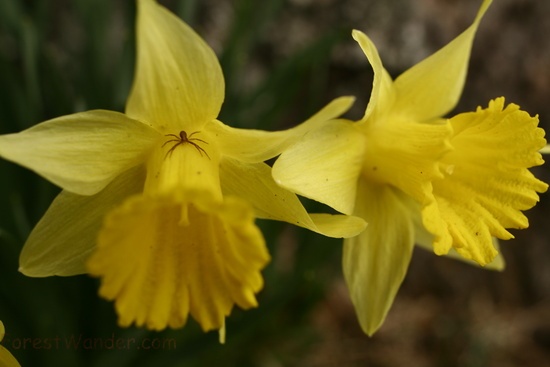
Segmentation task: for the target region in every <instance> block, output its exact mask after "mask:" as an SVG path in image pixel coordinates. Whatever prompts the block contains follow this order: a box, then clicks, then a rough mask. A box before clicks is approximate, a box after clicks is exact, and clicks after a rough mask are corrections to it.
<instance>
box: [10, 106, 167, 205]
mask: <svg viewBox="0 0 550 367" xmlns="http://www.w3.org/2000/svg"><path fill="white" fill-rule="evenodd" d="M158 138H159V135H158V134H157V133H156V132H155V130H153V129H151V128H150V127H148V126H146V125H145V124H143V123H141V122H139V121H136V120H132V119H129V118H128V117H126V116H125V115H123V114H121V113H117V112H111V111H88V112H81V113H75V114H72V115H67V116H63V117H58V118H55V119H53V120H49V121H46V122H43V123H41V124H38V125H36V126H33V127H31V128H30V129H27V130H24V131H22V132H20V133H16V134H9V135H2V136H0V156H2V157H3V158H4V159H7V160H10V161H12V162H15V163H17V164H20V165H22V166H24V167H26V168H29V169H31V170H33V171H35V172H37V173H38V174H39V175H41V176H42V177H44V178H46V179H47V180H49V181H51V182H53V183H54V184H56V185H58V186H60V187H61V188H63V189H65V190H67V191H70V192H73V193H75V194H79V195H93V194H96V193H97V192H99V191H100V190H102V189H103V188H104V187H105V186H107V184H108V183H109V182H111V181H112V180H113V179H114V178H115V177H116V176H118V175H120V174H121V173H122V172H124V171H126V170H127V169H129V168H131V167H134V166H136V165H138V164H140V163H142V162H143V161H144V160H145V157H146V155H147V153H148V152H149V150H150V149H151V147H152V146H153V144H154V143H155V142H156V141H157V140H158Z"/></svg>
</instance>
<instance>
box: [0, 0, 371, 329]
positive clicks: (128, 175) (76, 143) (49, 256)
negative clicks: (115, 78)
mask: <svg viewBox="0 0 550 367" xmlns="http://www.w3.org/2000/svg"><path fill="white" fill-rule="evenodd" d="M138 8H139V9H138V21H137V39H138V55H137V67H136V74H135V80H134V85H133V88H132V91H131V94H130V96H129V99H128V101H127V105H126V111H125V114H122V113H117V112H112V111H103V110H100V111H88V112H82V113H75V114H72V115H68V116H63V117H59V118H55V119H53V120H50V121H46V122H43V123H41V124H38V125H37V126H34V127H32V128H30V129H28V130H25V131H23V132H21V133H17V134H10V135H4V136H0V156H2V157H3V158H5V159H8V160H11V161H13V162H16V163H18V164H20V165H23V166H25V167H27V168H30V169H32V170H34V171H36V172H37V173H38V174H40V175H42V176H43V177H45V178H46V179H48V180H50V181H51V182H53V183H54V184H57V185H58V186H60V187H61V188H63V191H62V192H61V193H60V194H59V196H58V197H57V198H56V199H55V201H54V202H53V203H52V205H51V206H50V208H49V209H48V211H47V213H46V214H45V215H44V217H43V218H42V219H41V220H40V222H39V223H38V224H37V226H36V227H35V228H34V230H33V231H32V233H31V234H30V236H29V238H28V240H27V243H26V244H25V246H24V248H23V250H22V253H21V259H20V266H21V267H20V271H21V272H23V273H24V274H26V275H29V276H37V277H42V276H51V275H64V276H66V275H74V274H81V273H85V272H88V273H90V274H92V275H94V276H96V277H99V278H101V287H100V290H99V293H100V295H101V296H103V297H105V298H106V299H108V300H114V301H115V307H116V310H117V312H118V315H119V323H120V325H122V326H128V325H131V324H136V325H138V326H146V327H148V328H150V329H155V330H160V329H164V328H166V327H167V326H169V327H172V328H177V327H181V326H183V325H184V324H185V323H186V320H187V318H188V315H189V314H191V315H192V317H193V318H194V319H195V320H196V321H197V322H198V323H199V324H200V325H201V327H202V328H203V330H205V331H206V330H211V329H222V331H223V326H224V320H225V317H226V316H227V315H229V313H230V312H231V309H232V308H233V305H234V304H237V305H238V306H240V307H241V308H243V309H247V308H250V307H255V306H256V305H257V301H256V296H255V295H256V293H257V292H258V291H259V290H260V289H261V288H262V286H263V279H262V276H261V270H262V269H263V268H264V267H265V266H266V264H267V263H268V261H269V254H268V251H267V249H266V246H265V243H264V239H263V236H262V234H261V232H260V230H259V229H258V227H257V226H256V225H255V223H254V219H255V218H256V217H259V218H267V219H274V220H282V221H287V222H290V223H293V224H296V225H298V226H301V227H305V228H308V229H311V230H313V231H316V232H318V233H322V234H325V235H327V236H333V237H349V236H354V235H357V234H358V233H359V232H360V231H362V230H363V229H364V227H365V222H364V221H363V220H362V219H360V218H357V217H347V216H341V215H336V216H331V215H328V214H312V215H309V214H308V213H307V212H306V211H305V209H304V208H303V206H302V205H301V204H300V201H299V200H298V198H297V197H296V195H295V194H293V193H290V192H288V191H286V190H284V189H282V188H281V187H279V186H278V185H277V184H276V183H275V182H274V181H273V178H272V177H271V169H270V167H269V166H268V165H267V164H265V163H264V161H265V160H267V159H270V158H272V157H274V156H276V155H278V154H279V153H280V152H281V151H282V150H283V149H284V148H285V147H287V146H288V145H289V144H292V143H293V142H295V141H296V140H297V139H299V138H300V137H301V136H303V135H304V134H305V133H306V132H307V131H308V130H310V129H313V128H318V126H321V125H322V124H324V123H325V122H326V121H328V120H330V119H332V118H335V117H336V116H338V115H340V114H341V113H343V112H344V111H346V110H347V109H348V108H349V106H350V105H351V103H352V102H353V99H352V98H341V99H337V100H335V101H334V102H333V103H331V104H329V105H328V106H327V107H326V108H324V109H322V110H321V111H320V112H319V113H317V114H316V115H314V116H313V117H312V118H311V119H309V120H308V121H306V122H305V123H303V124H302V125H300V126H298V127H296V128H294V129H291V130H287V131H282V132H273V133H268V132H263V131H244V130H240V129H234V128H230V127H228V126H226V125H224V124H223V123H221V122H220V121H218V120H217V119H216V117H217V116H218V113H219V111H220V108H221V105H222V102H223V99H224V79H223V75H222V71H221V68H220V65H219V63H218V60H217V58H216V55H215V54H214V52H213V51H212V49H211V48H210V47H209V46H208V45H207V44H206V43H205V42H204V41H203V40H202V39H201V38H200V37H199V36H198V35H197V34H196V33H195V32H194V31H193V30H192V29H191V28H189V27H188V26H187V25H186V24H185V23H183V22H182V21H181V20H180V19H178V18H177V17H176V16H175V15H173V14H172V13H170V12H169V11H168V10H166V9H165V8H163V7H162V6H160V5H158V4H157V3H156V2H155V1H153V0H139V1H138ZM96 242H97V245H96Z"/></svg>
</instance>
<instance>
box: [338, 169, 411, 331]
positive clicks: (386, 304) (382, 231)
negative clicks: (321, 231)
mask: <svg viewBox="0 0 550 367" xmlns="http://www.w3.org/2000/svg"><path fill="white" fill-rule="evenodd" d="M412 207H414V206H413V205H412V203H411V199H410V198H407V197H406V196H405V195H403V194H402V193H399V192H398V190H395V189H394V188H391V187H389V186H387V185H378V184H373V183H370V182H368V181H366V180H360V181H359V187H358V190H357V204H356V207H355V214H356V215H358V216H360V217H362V218H363V219H365V220H366V221H367V222H368V223H369V226H368V227H367V229H366V230H365V231H364V232H363V233H361V234H360V235H359V236H357V237H352V238H348V239H345V240H344V257H343V268H344V276H345V278H346V282H347V284H348V289H349V292H350V296H351V299H352V301H353V304H354V306H355V311H356V313H357V317H358V318H359V323H360V324H361V327H362V329H363V331H364V332H365V333H367V334H368V335H372V334H374V333H375V332H376V330H378V328H379V327H380V326H381V325H382V323H383V322H384V319H385V318H386V315H387V313H388V311H389V309H390V307H391V305H392V303H393V300H394V298H395V295H396V294H397V291H398V290H399V287H400V285H401V283H402V281H403V278H404V277H405V274H406V272H407V268H408V266H409V262H410V259H411V256H412V250H413V247H414V233H413V221H412V218H411V215H412V210H411V208H412Z"/></svg>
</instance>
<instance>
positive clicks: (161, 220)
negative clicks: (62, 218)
mask: <svg viewBox="0 0 550 367" xmlns="http://www.w3.org/2000/svg"><path fill="white" fill-rule="evenodd" d="M188 194H189V195H188V197H187V200H188V201H187V202H181V203H180V202H177V201H173V200H170V199H169V198H167V197H165V198H162V199H159V198H151V197H145V196H135V197H133V198H130V199H128V200H127V201H126V202H125V203H124V204H123V205H122V206H120V207H118V208H116V209H114V210H113V211H112V212H111V213H110V214H109V215H108V216H107V218H106V220H105V224H104V226H103V228H102V230H101V232H100V235H99V240H98V247H97V251H96V252H95V253H94V254H93V255H92V257H91V258H90V260H89V262H88V268H89V271H90V273H91V274H92V275H95V276H98V277H101V288H100V291H99V292H100V294H101V296H103V297H105V298H107V299H109V300H115V306H116V310H117V313H118V315H119V323H120V325H121V326H128V325H131V324H133V323H135V324H136V325H137V326H143V325H145V326H147V327H148V328H150V329H154V330H161V329H164V328H166V327H167V326H170V327H172V328H177V327H181V326H183V325H184V324H185V322H186V320H187V317H188V314H191V315H192V316H193V318H195V320H197V322H198V323H199V324H200V325H201V327H202V329H203V330H205V331H206V330H212V329H220V328H221V327H222V326H223V323H224V319H225V317H226V316H228V315H229V314H230V312H231V309H232V308H233V305H234V304H237V305H239V306H240V307H241V308H244V309H248V308H251V307H255V306H256V305H257V302H256V298H255V294H256V293H257V292H258V291H259V290H260V289H261V288H262V286H263V279H262V276H261V273H260V271H261V270H262V269H263V268H264V267H265V265H266V264H267V263H268V261H269V254H268V252H267V249H266V247H265V244H264V240H263V237H262V234H261V232H260V231H259V229H258V228H257V227H256V225H255V224H254V216H253V211H252V209H251V208H250V207H249V206H248V205H247V204H246V203H244V202H243V201H241V200H237V199H235V198H227V199H226V200H225V202H224V203H223V204H218V203H215V202H213V201H212V200H211V198H207V197H204V196H203V195H201V194H200V193H188ZM183 212H186V214H185V216H186V217H187V218H186V220H185V221H182V220H181V219H182V218H181V216H182V215H183V214H182V213H183Z"/></svg>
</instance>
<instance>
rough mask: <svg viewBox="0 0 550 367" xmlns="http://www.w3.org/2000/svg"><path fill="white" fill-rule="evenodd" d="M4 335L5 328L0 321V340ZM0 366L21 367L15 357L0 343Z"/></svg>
mask: <svg viewBox="0 0 550 367" xmlns="http://www.w3.org/2000/svg"><path fill="white" fill-rule="evenodd" d="M4 335H6V330H5V329H4V324H3V323H2V321H0V342H1V341H2V340H3V339H4ZM0 367H21V365H20V364H19V362H17V360H16V359H15V357H14V356H13V355H12V354H11V353H10V352H9V351H8V350H7V349H6V348H4V347H3V346H2V345H0Z"/></svg>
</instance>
